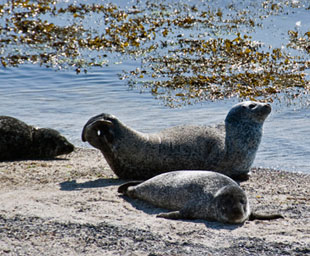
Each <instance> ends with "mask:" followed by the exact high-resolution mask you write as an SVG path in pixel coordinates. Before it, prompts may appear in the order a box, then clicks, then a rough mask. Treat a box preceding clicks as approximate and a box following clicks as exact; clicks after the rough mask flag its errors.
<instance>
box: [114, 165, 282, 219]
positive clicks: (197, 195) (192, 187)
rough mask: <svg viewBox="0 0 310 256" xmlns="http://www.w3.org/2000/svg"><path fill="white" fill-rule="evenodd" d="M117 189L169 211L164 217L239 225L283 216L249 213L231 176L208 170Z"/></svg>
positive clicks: (179, 173)
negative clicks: (247, 221) (249, 221)
mask: <svg viewBox="0 0 310 256" xmlns="http://www.w3.org/2000/svg"><path fill="white" fill-rule="evenodd" d="M118 192H119V193H121V194H124V195H126V196H128V197H130V198H137V199H141V200H144V201H146V202H148V203H151V204H152V205H154V206H157V207H161V208H165V209H169V210H172V211H171V212H168V213H160V214H158V215H157V216H158V217H162V218H167V219H204V220H208V221H217V222H222V223H230V224H240V223H243V222H245V221H246V220H254V219H265V220H269V219H277V218H283V217H282V215H280V214H272V215H264V214H261V215H259V214H255V213H251V211H250V206H249V201H248V198H247V196H246V193H245V192H244V190H242V188H241V187H240V186H239V185H238V183H236V182H235V181H234V180H232V179H231V178H229V177H227V176H225V175H223V174H220V173H216V172H211V171H200V170H197V171H196V170H193V171H173V172H168V173H163V174H160V175H158V176H155V177H153V178H151V179H149V180H146V181H144V182H142V183H140V184H139V182H129V183H125V184H123V185H121V186H120V187H119V188H118Z"/></svg>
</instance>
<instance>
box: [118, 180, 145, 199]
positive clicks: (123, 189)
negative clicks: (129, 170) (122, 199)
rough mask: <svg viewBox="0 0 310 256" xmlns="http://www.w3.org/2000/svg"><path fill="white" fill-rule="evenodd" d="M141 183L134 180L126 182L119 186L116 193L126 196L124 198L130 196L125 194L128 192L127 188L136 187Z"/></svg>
mask: <svg viewBox="0 0 310 256" xmlns="http://www.w3.org/2000/svg"><path fill="white" fill-rule="evenodd" d="M142 182H143V181H142V180H135V181H129V182H126V183H124V184H122V185H120V186H119V187H118V189H117V192H118V193H120V194H123V195H126V196H130V195H128V193H127V192H128V188H129V187H133V186H136V185H139V184H140V183H142Z"/></svg>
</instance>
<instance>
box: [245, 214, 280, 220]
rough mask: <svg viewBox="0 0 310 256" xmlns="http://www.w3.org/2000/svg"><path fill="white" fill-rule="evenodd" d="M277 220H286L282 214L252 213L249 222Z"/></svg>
mask: <svg viewBox="0 0 310 256" xmlns="http://www.w3.org/2000/svg"><path fill="white" fill-rule="evenodd" d="M275 219H284V217H283V215H282V214H277V213H275V214H259V213H254V212H252V213H251V214H250V216H249V220H251V221H252V220H275Z"/></svg>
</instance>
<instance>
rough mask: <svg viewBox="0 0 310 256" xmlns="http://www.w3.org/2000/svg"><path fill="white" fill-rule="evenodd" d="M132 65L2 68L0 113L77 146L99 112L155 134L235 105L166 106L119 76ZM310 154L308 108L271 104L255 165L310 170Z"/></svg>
mask: <svg viewBox="0 0 310 256" xmlns="http://www.w3.org/2000/svg"><path fill="white" fill-rule="evenodd" d="M136 65H137V63H134V61H128V62H123V63H122V64H121V65H110V66H107V67H104V68H97V69H92V70H90V71H89V72H88V73H87V74H84V73H83V74H82V73H81V74H78V75H77V74H76V73H75V72H74V71H69V70H66V71H61V70H60V71H55V70H52V69H47V68H44V67H40V66H37V65H22V66H20V67H19V68H0V115H9V116H14V117H16V118H19V119H21V120H23V121H24V122H26V123H28V124H31V125H34V126H39V127H50V128H54V129H57V130H59V131H60V132H61V133H62V134H64V135H65V136H66V137H67V138H68V139H69V140H70V141H71V142H72V143H74V144H75V145H76V146H80V147H89V145H88V144H87V143H83V142H82V141H81V139H80V137H81V131H82V128H83V125H84V124H85V123H86V121H87V120H88V119H89V118H90V117H92V116H94V115H97V114H100V113H103V112H105V113H111V114H113V115H115V116H117V117H118V118H119V119H120V120H122V121H123V122H124V123H126V124H127V125H129V126H131V127H133V128H134V129H137V130H139V131H141V132H156V131H159V130H160V129H163V128H167V127H171V126H175V125H182V124H198V125H202V124H215V123H219V122H222V121H223V120H224V119H225V116H226V114H227V112H228V111H229V109H230V108H231V106H232V105H233V104H235V103H237V101H236V100H225V101H217V102H208V103H198V104H196V105H192V106H186V107H182V108H177V109H172V108H168V107H166V106H164V104H163V102H161V101H160V100H156V99H155V98H154V97H153V96H151V94H150V93H140V91H139V90H138V89H136V90H132V89H129V88H128V86H127V85H126V83H125V81H122V80H120V79H119V78H118V74H119V73H120V71H121V70H126V69H127V70H130V69H133V67H134V66H136ZM309 157H310V110H309V109H308V108H303V107H292V106H291V107H286V106H283V105H280V104H273V111H272V113H271V115H270V116H269V117H268V119H267V120H266V122H265V125H264V136H263V139H262V143H261V145H260V148H259V151H258V153H257V157H256V159H255V162H254V166H256V167H269V168H276V169H282V170H288V171H301V172H305V173H310V161H309Z"/></svg>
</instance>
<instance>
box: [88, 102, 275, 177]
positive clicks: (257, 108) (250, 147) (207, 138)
mask: <svg viewBox="0 0 310 256" xmlns="http://www.w3.org/2000/svg"><path fill="white" fill-rule="evenodd" d="M270 111H271V107H270V105H269V104H263V103H258V102H243V103H240V104H237V105H235V106H234V107H233V108H232V109H231V110H230V111H229V113H228V115H227V117H226V119H225V124H220V125H217V126H177V127H172V128H168V129H165V130H162V131H161V132H158V133H153V134H146V133H141V132H138V131H135V130H133V129H131V128H130V127H127V126H126V125H125V124H123V123H122V122H121V121H119V120H118V119H117V118H116V117H115V116H113V115H109V114H101V115H98V116H95V117H93V118H91V119H90V120H89V121H88V122H87V123H86V124H85V126H84V129H83V132H82V140H83V141H88V142H89V143H90V144H91V145H92V146H94V147H95V148H98V149H100V150H101V152H102V153H103V155H104V157H105V159H106V160H107V162H108V164H109V165H110V167H111V169H112V170H113V171H114V172H115V174H116V175H117V176H118V177H120V178H123V179H139V180H140V179H142V180H145V179H148V178H151V177H154V176H156V175H158V174H160V173H164V172H168V171H175V170H212V171H216V172H219V173H223V174H225V175H228V176H230V177H232V178H234V179H243V178H244V177H245V176H247V174H248V172H249V171H250V167H251V165H252V163H253V161H254V158H255V155H256V152H257V149H258V146H259V144H260V141H261V137H262V132H263V131H262V128H263V123H264V120H265V119H266V117H267V116H268V115H269V113H270Z"/></svg>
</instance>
